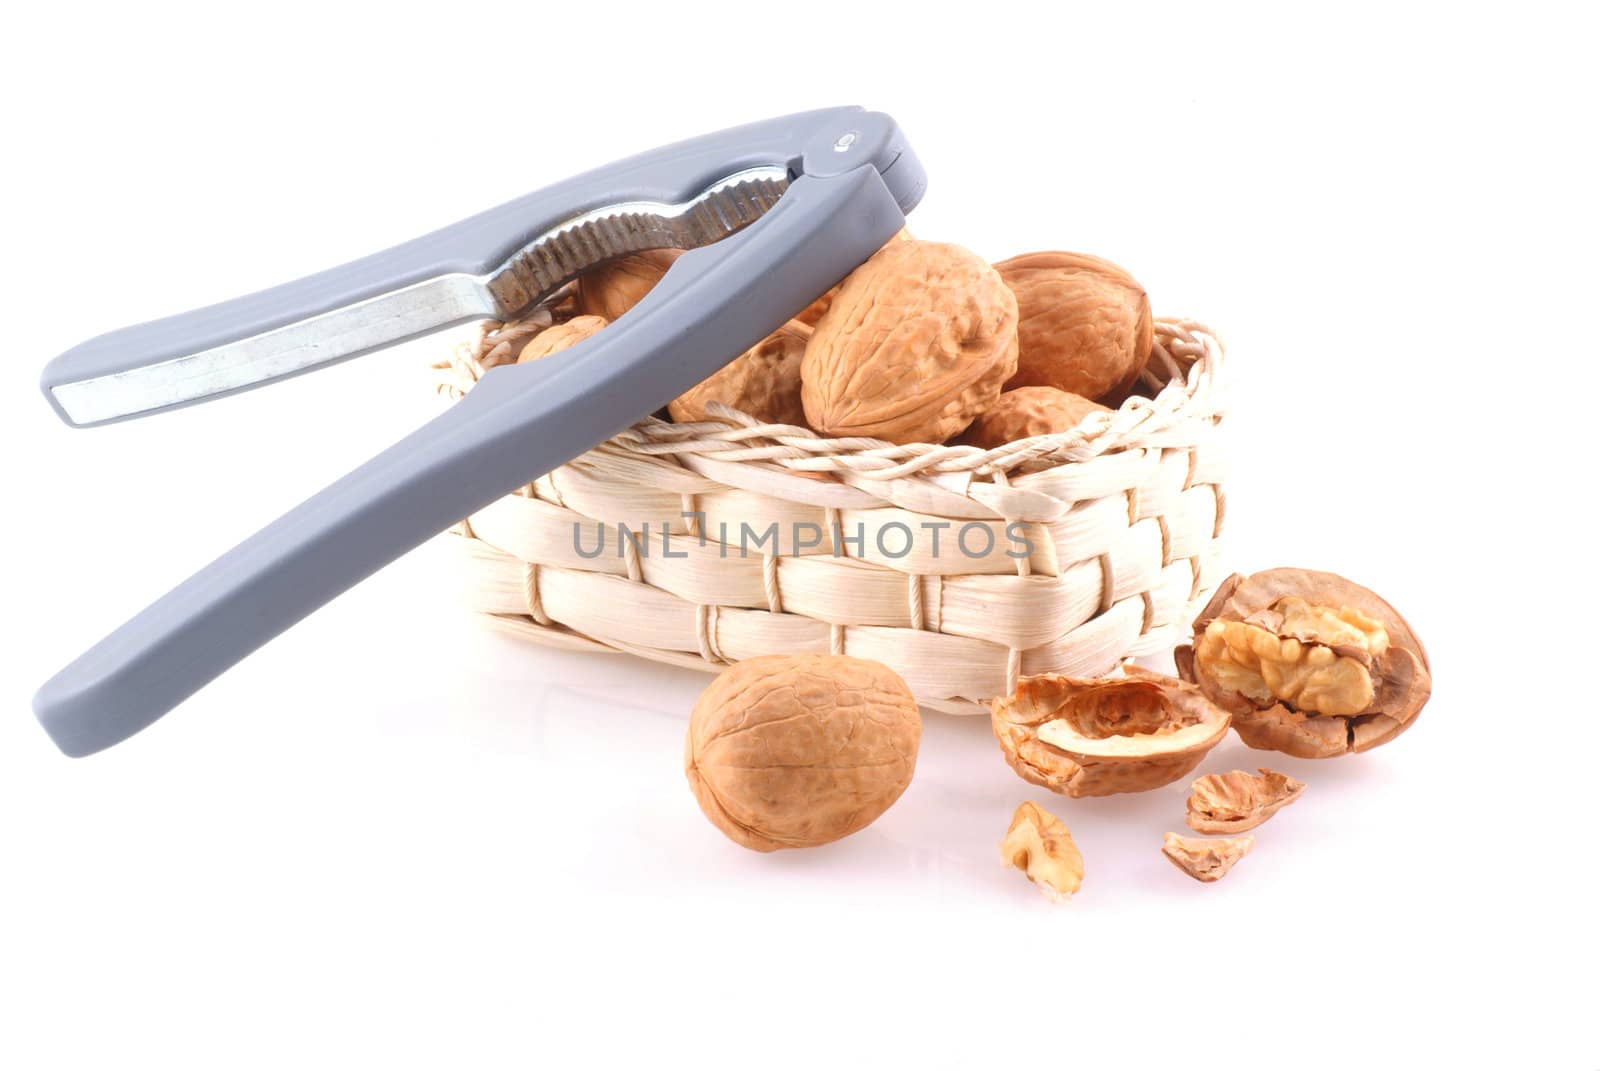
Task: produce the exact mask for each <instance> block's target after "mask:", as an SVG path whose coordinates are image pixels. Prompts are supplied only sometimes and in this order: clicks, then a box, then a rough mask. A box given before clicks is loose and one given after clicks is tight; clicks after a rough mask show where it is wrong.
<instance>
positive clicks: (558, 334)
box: [517, 316, 606, 364]
mask: <svg viewBox="0 0 1600 1071" xmlns="http://www.w3.org/2000/svg"><path fill="white" fill-rule="evenodd" d="M605 326H606V321H605V319H604V318H603V317H600V316H574V317H573V318H572V319H570V320H568V321H567V322H566V323H560V324H556V325H554V326H553V327H547V328H545V329H544V330H543V331H540V332H539V333H538V334H537V335H534V336H533V339H532V340H531V341H529V343H528V344H527V345H526V346H523V347H522V352H521V353H519V354H517V363H518V364H526V363H527V362H528V361H537V360H539V359H541V358H544V357H548V356H550V355H551V354H552V353H560V352H561V351H562V350H564V349H566V348H567V347H568V346H576V345H577V344H578V343H580V342H582V341H583V340H584V339H587V338H593V337H594V336H595V335H598V334H599V333H600V331H601V329H602V328H604V327H605Z"/></svg>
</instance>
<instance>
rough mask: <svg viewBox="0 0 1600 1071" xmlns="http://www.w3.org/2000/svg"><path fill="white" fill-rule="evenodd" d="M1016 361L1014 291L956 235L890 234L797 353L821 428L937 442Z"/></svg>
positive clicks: (973, 412) (990, 397) (970, 414)
mask: <svg viewBox="0 0 1600 1071" xmlns="http://www.w3.org/2000/svg"><path fill="white" fill-rule="evenodd" d="M1016 365H1017V302H1016V298H1015V297H1013V296H1012V294H1011V291H1010V290H1008V289H1006V285H1005V283H1004V282H1002V281H1001V279H1000V276H999V275H998V274H997V273H996V272H995V270H994V269H993V268H991V267H989V265H988V264H987V263H985V262H984V261H983V260H982V259H981V258H979V257H978V256H977V255H975V254H974V253H972V252H970V251H969V250H966V249H963V248H962V247H961V246H958V245H948V244H945V243H942V242H921V241H916V240H912V241H905V242H890V243H889V244H888V245H886V246H884V247H883V248H882V249H880V250H878V252H876V253H874V254H873V255H872V256H871V257H870V258H869V259H868V260H867V262H866V263H865V264H862V265H861V266H860V267H859V268H857V269H856V270H855V271H853V272H851V273H850V275H849V277H848V278H846V279H845V281H844V283H843V285H841V286H840V288H839V293H838V296H837V297H835V298H834V300H833V304H832V305H831V306H830V307H829V308H828V311H827V312H825V313H823V315H822V318H821V319H820V320H818V321H817V326H816V331H815V332H814V333H813V334H812V336H811V341H810V342H809V343H808V344H807V345H806V353H805V360H804V361H803V363H802V364H801V370H800V377H801V400H802V402H803V404H804V406H805V413H806V421H807V423H809V424H810V425H811V427H812V428H814V429H816V430H817V431H819V432H822V433H823V434H824V435H835V436H856V435H861V436H871V437H873V438H878V439H886V440H888V441H889V442H892V443H921V442H926V443H942V442H944V441H945V440H946V439H949V438H950V437H951V436H953V435H955V434H956V433H957V432H960V431H961V430H963V429H964V428H966V426H967V425H968V424H970V423H972V421H973V420H974V419H975V418H976V417H977V416H978V414H979V413H981V412H983V410H985V409H987V408H988V407H989V406H990V405H992V404H994V401H995V399H997V398H998V397H999V396H1000V387H1001V384H1003V383H1004V382H1005V381H1006V380H1007V379H1009V378H1010V376H1011V374H1012V372H1014V371H1015V370H1016Z"/></svg>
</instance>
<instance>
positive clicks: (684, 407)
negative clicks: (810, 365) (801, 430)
mask: <svg viewBox="0 0 1600 1071" xmlns="http://www.w3.org/2000/svg"><path fill="white" fill-rule="evenodd" d="M810 338H811V328H809V327H807V326H806V325H805V324H803V323H800V322H799V321H798V320H790V321H789V322H788V323H787V324H784V325H783V326H782V327H780V328H778V330H776V331H774V332H773V333H772V334H770V335H768V336H767V337H766V338H764V339H762V340H761V341H760V342H757V343H756V344H755V345H754V346H752V347H750V348H749V349H748V350H745V351H744V353H742V354H740V355H739V356H737V357H735V358H734V359H733V360H732V361H731V362H729V363H728V364H725V365H723V366H722V367H721V368H719V369H717V371H716V372H714V373H712V374H711V376H710V377H709V378H707V379H703V380H701V381H700V382H699V383H697V384H696V385H695V386H693V387H690V388H689V389H688V390H687V391H685V392H684V393H682V394H680V395H678V397H676V398H674V399H673V400H672V401H671V402H670V403H669V404H668V405H667V411H668V412H669V413H671V414H672V419H673V420H676V421H677V422H678V423H680V424H690V423H693V422H694V421H697V420H708V419H711V418H710V414H708V413H707V412H706V403H707V402H721V403H722V404H723V405H727V406H732V407H733V408H734V409H738V410H740V411H741V412H745V413H749V414H750V415H751V416H753V417H755V418H756V419H757V420H763V421H766V422H767V423H769V424H796V425H799V426H801V427H804V426H805V422H806V411H805V407H804V406H802V405H801V404H800V361H801V358H803V357H804V356H805V352H806V342H807V341H809V340H810Z"/></svg>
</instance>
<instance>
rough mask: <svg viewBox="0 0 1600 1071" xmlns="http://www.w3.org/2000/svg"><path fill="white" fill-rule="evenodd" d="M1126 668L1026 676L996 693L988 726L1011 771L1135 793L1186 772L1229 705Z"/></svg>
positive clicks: (1056, 783)
mask: <svg viewBox="0 0 1600 1071" xmlns="http://www.w3.org/2000/svg"><path fill="white" fill-rule="evenodd" d="M1124 672H1125V673H1127V674H1128V675H1127V676H1124V677H1101V678H1088V679H1084V678H1078V677H1062V676H1056V675H1054V674H1046V675H1042V676H1037V677H1024V678H1022V680H1020V681H1019V682H1018V683H1017V690H1016V691H1015V692H1014V693H1012V694H1011V695H1009V696H1001V697H998V698H996V699H995V700H994V702H993V704H992V705H991V707H990V724H991V726H992V727H993V729H994V735H995V737H996V738H997V739H998V740H999V741H1000V748H1001V750H1002V751H1003V752H1004V753H1005V757H1006V761H1007V762H1009V763H1010V764H1011V768H1012V769H1014V770H1016V772H1017V773H1018V774H1019V775H1020V776H1021V777H1022V778H1023V780H1025V781H1030V782H1032V783H1033V784H1036V785H1040V786H1042V787H1044V788H1048V789H1050V790H1051V791H1052V792H1060V793H1062V794H1063V795H1067V796H1109V795H1112V794H1114V793H1118V792H1142V791H1144V790H1145V789H1150V788H1158V787H1159V786H1161V785H1165V784H1170V783H1171V782H1173V781H1176V780H1177V779H1178V778H1180V777H1182V776H1183V775H1184V774H1186V773H1188V772H1189V771H1191V770H1193V769H1194V768H1195V767H1196V766H1198V765H1199V764H1200V760H1201V759H1203V758H1204V757H1205V755H1206V752H1208V751H1210V750H1211V749H1212V748H1213V747H1215V746H1216V744H1217V742H1218V741H1219V740H1221V739H1222V737H1223V736H1224V735H1225V734H1226V733H1227V731H1228V714H1227V712H1226V711H1225V710H1222V709H1221V708H1219V707H1217V706H1216V705H1214V704H1213V703H1211V702H1210V701H1209V700H1207V699H1206V697H1205V696H1204V695H1203V694H1201V692H1200V689H1198V688H1196V687H1195V686H1193V685H1191V684H1185V683H1184V682H1183V681H1180V680H1176V679H1174V678H1172V677H1166V676H1162V675H1161V674H1159V673H1151V672H1149V671H1148V670H1141V669H1138V668H1137V667H1134V666H1128V667H1125V668H1124Z"/></svg>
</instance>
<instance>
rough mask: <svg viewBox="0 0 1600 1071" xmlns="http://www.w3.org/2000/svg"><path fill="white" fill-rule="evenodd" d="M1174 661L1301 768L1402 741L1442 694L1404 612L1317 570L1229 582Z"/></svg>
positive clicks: (1238, 724) (1243, 726)
mask: <svg viewBox="0 0 1600 1071" xmlns="http://www.w3.org/2000/svg"><path fill="white" fill-rule="evenodd" d="M1174 659H1175V661H1176V662H1177V666H1178V673H1179V675H1180V676H1182V677H1183V679H1184V680H1187V681H1193V682H1194V683H1196V684H1198V685H1199V686H1200V688H1201V689H1202V690H1203V691H1204V692H1205V694H1206V695H1207V696H1208V697H1209V698H1210V699H1211V701H1212V702H1213V703H1216V704H1217V705H1218V706H1220V707H1223V708H1224V709H1226V710H1227V711H1229V712H1230V713H1231V714H1232V715H1233V727H1234V728H1235V729H1236V730H1238V733H1239V737H1240V739H1242V740H1243V741H1244V742H1245V743H1246V744H1248V745H1250V746H1251V747H1253V748H1260V749H1263V750H1268V751H1282V752H1284V753H1285V754H1289V755H1294V756H1296V757H1298V758H1303V759H1321V758H1328V757H1330V756H1333V755H1344V754H1347V753H1349V752H1353V751H1366V750H1367V749H1368V748H1374V747H1377V746H1378V745H1379V744H1382V743H1386V742H1387V741H1389V740H1392V739H1394V738H1395V737H1396V736H1398V735H1400V733H1402V732H1404V731H1405V729H1406V728H1407V727H1408V726H1410V724H1411V723H1412V722H1413V721H1414V720H1415V719H1416V716H1417V714H1418V712H1419V711H1421V710H1422V706H1423V704H1424V703H1426V702H1427V701H1428V696H1429V694H1430V693H1431V691H1432V688H1433V677H1432V674H1431V672H1430V671H1429V668H1428V655H1427V653H1426V652H1425V651H1424V650H1423V649H1422V642H1421V641H1420V640H1418V639H1417V636H1416V633H1414V632H1412V631H1411V626H1410V625H1408V624H1406V621H1405V618H1403V617H1401V616H1400V614H1399V613H1398V612H1397V611H1396V610H1395V608H1394V607H1392V606H1390V605H1389V604H1388V603H1386V602H1384V601H1383V600H1382V599H1380V598H1379V597H1378V596H1377V595H1375V594H1373V593H1372V592H1371V591H1368V590H1367V589H1366V588H1364V587H1362V586H1361V585H1359V584H1355V583H1352V582H1350V581H1349V580H1346V579H1344V578H1343V577H1341V576H1335V575H1334V574H1333V573H1319V572H1314V571H1312V570H1309V569H1269V570H1267V571H1266V572H1264V573H1256V574H1254V575H1253V576H1248V577H1246V576H1241V575H1238V574H1235V575H1233V576H1231V577H1229V578H1228V579H1227V580H1225V581H1223V583H1222V586H1221V587H1220V588H1218V589H1217V593H1216V595H1215V596H1213V597H1212V599H1211V602H1210V603H1209V604H1207V606H1206V608H1205V609H1204V610H1202V611H1201V612H1200V616H1199V617H1198V618H1196V619H1195V623H1194V643H1193V645H1192V646H1191V645H1186V646H1183V647H1180V648H1178V649H1177V651H1175V652H1174Z"/></svg>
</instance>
